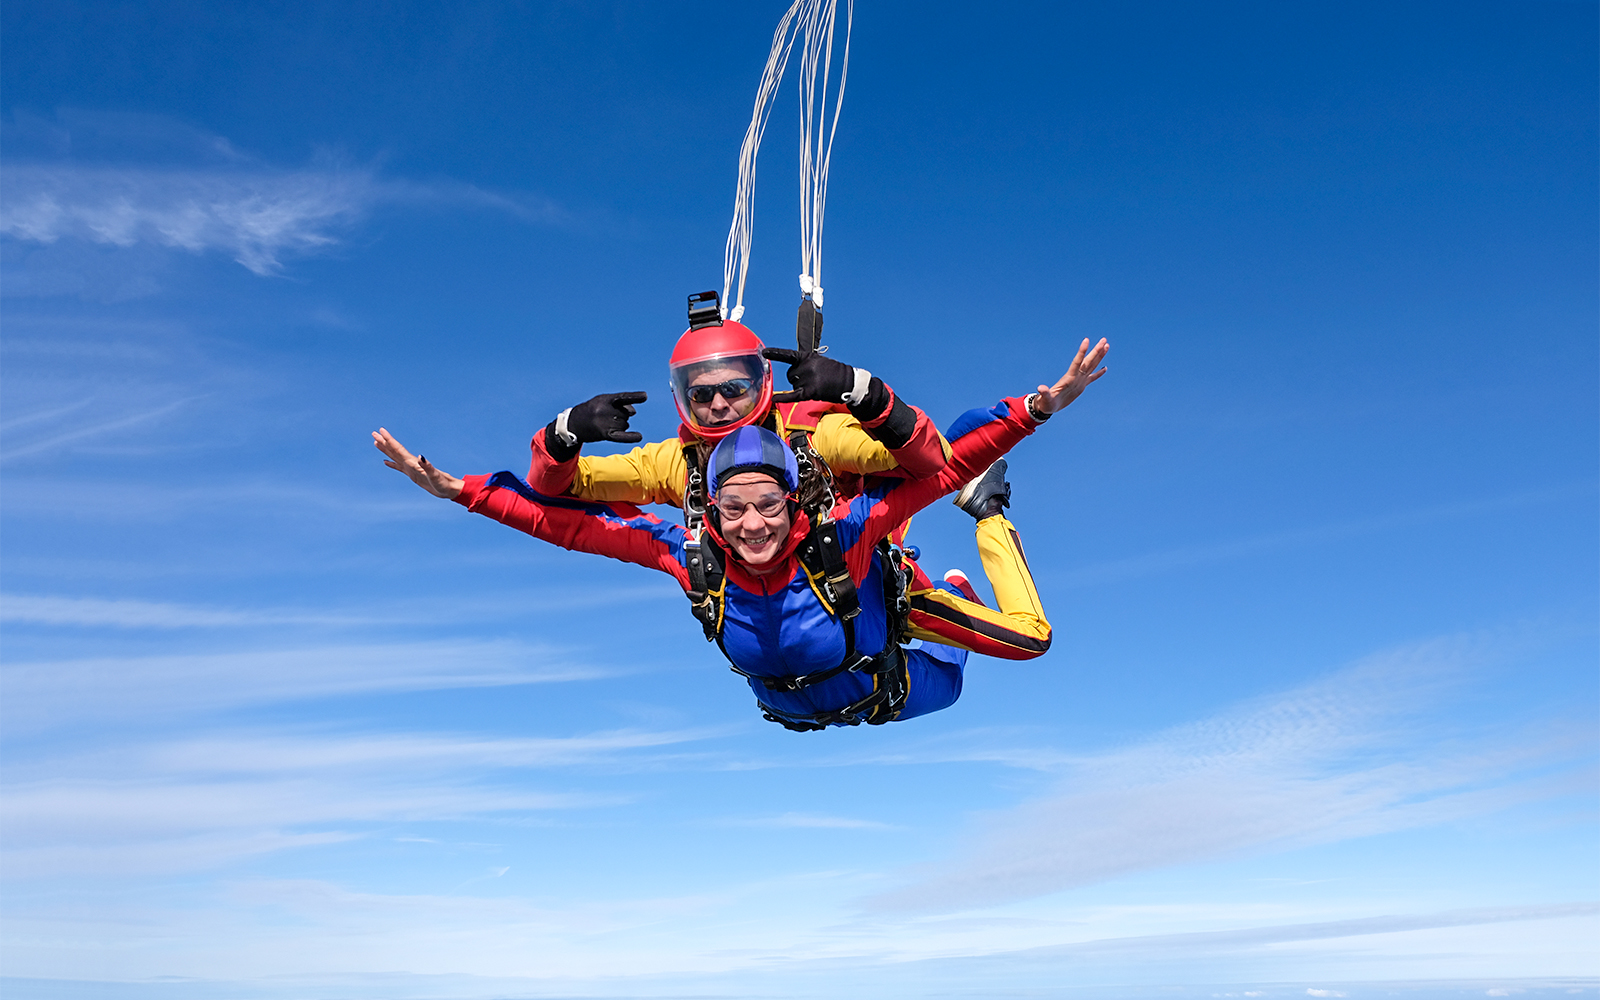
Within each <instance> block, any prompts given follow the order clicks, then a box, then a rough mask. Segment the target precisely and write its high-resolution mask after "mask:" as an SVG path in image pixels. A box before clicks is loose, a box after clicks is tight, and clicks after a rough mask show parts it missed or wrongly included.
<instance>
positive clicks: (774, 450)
mask: <svg viewBox="0 0 1600 1000" xmlns="http://www.w3.org/2000/svg"><path fill="white" fill-rule="evenodd" d="M740 472H759V473H762V474H763V475H768V476H771V477H772V478H773V479H775V480H777V481H778V483H779V484H780V485H782V486H783V489H784V492H785V493H793V492H794V491H795V490H797V489H799V488H800V465H799V463H797V462H796V461H795V459H794V452H793V451H792V450H791V449H790V448H789V446H788V445H786V444H784V443H783V439H782V438H780V437H778V435H776V434H774V433H772V432H771V431H769V430H767V429H766V428H765V427H754V426H751V425H748V424H747V425H746V426H744V427H741V428H739V429H738V430H736V431H734V432H733V433H732V434H729V435H728V436H727V437H725V438H723V439H722V442H721V443H720V444H718V445H717V450H716V451H713V452H712V453H711V461H710V462H709V463H708V464H707V467H706V478H707V479H709V480H710V481H711V495H712V496H716V495H717V491H718V490H720V489H721V488H722V483H723V481H724V480H726V479H728V478H729V477H730V476H733V475H734V474H736V473H740Z"/></svg>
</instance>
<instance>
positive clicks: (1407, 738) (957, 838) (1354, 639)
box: [0, 0, 1600, 1000]
mask: <svg viewBox="0 0 1600 1000" xmlns="http://www.w3.org/2000/svg"><path fill="white" fill-rule="evenodd" d="M780 13H781V11H780V9H779V8H778V7H776V6H771V5H761V4H723V5H700V6H692V7H691V6H685V5H663V4H643V3H633V4H611V5H598V4H582V5H580V4H557V3H550V4H533V3H481V4H471V5H425V4H398V5H396V4H357V3H333V4H309V3H294V2H289V3H279V4H271V5H268V4H254V3H239V4H227V5H216V4H200V3H167V4H156V3H134V4H124V5H120V6H112V5H89V4H69V3H61V2H50V3H45V2H36V0H15V2H12V3H9V4H7V5H6V7H5V9H4V11H3V14H0V17H3V32H4V39H5V42H4V44H5V59H4V61H3V66H0V80H3V90H4V95H3V97H0V104H3V107H0V124H3V128H4V134H3V137H0V138H3V156H0V210H3V211H0V216H3V219H0V253H3V257H0V265H3V272H0V279H3V281H0V293H3V299H0V308H3V321H4V339H3V344H0V347H3V354H0V358H3V367H0V385H3V389H4V393H3V396H0V471H3V480H0V544H3V559H4V562H3V567H0V590H3V592H4V595H5V600H4V603H3V605H0V608H3V620H4V628H5V631H4V650H3V652H4V660H5V666H4V675H3V677H4V680H3V688H0V692H3V695H4V697H3V700H0V721H3V725H4V728H3V758H0V763H3V778H4V782H5V786H6V799H5V808H4V811H3V817H0V819H3V827H0V829H3V840H0V859H3V863H0V878H3V889H4V895H3V904H0V918H3V921H4V926H5V933H4V944H3V948H4V951H3V952H0V954H3V963H0V970H3V972H4V974H5V975H6V976H7V977H9V978H8V980H7V994H8V996H16V997H52V998H66V997H74V998H75V997H85V998H88V997H94V998H99V997H118V998H121V997H130V998H131V997H139V998H143V997H158V996H159V997H169V996H171V997H189V996H193V997H196V998H200V997H205V998H213V997H218V996H224V995H226V996H238V997H272V998H278V997H294V998H301V997H360V998H369V997H370V998H385V1000H392V998H400V997H421V996H429V997H433V996H440V997H463V998H466V997H507V996H575V995H583V996H619V997H621V996H669V995H671V996H681V995H689V994H692V995H702V996H730V997H733V996H737V997H744V996H756V995H759V996H771V997H781V996H795V997H811V996H841V995H843V996H849V995H862V994H865V993H867V992H868V991H870V992H872V993H873V994H876V995H882V996H888V997H898V996H905V997H920V996H933V995H939V996H951V995H955V996H993V995H996V994H1001V993H1028V995H1038V996H1060V997H1085V998H1099V997H1119V998H1120V997H1142V996H1147V995H1148V996H1155V995H1161V996H1173V995H1179V996H1211V995H1213V994H1215V995H1251V996H1300V997H1304V996H1308V995H1310V996H1350V997H1360V996H1373V995H1389V994H1401V995H1406V996H1412V997H1434V996H1438V997H1443V996H1447V995H1448V996H1452V997H1455V996H1472V995H1477V996H1485V995H1488V996H1502V995H1511V991H1514V990H1524V991H1527V992H1528V993H1529V995H1535V994H1548V995H1552V996H1554V995H1561V996H1566V995H1568V994H1569V993H1582V994H1589V995H1592V994H1594V993H1595V992H1596V991H1597V990H1600V953H1597V949H1596V948H1595V945H1594V942H1595V940H1596V931H1597V930H1600V921H1597V919H1596V917H1597V914H1600V903H1597V900H1600V865H1597V861H1596V859H1597V852H1596V850H1595V848H1596V841H1597V836H1596V832H1597V831H1596V821H1597V818H1600V817H1597V809H1596V805H1597V803H1596V795H1595V793H1596V768H1595V764H1596V753H1595V750H1596V735H1597V733H1596V707H1597V693H1600V692H1597V685H1596V672H1595V663H1596V640H1597V629H1596V624H1597V623H1596V613H1595V609H1596V604H1597V597H1600V592H1597V591H1600V588H1597V573H1596V558H1595V554H1596V542H1597V539H1596V516H1595V514H1596V490H1597V481H1596V479H1597V477H1596V461H1595V456H1596V451H1597V448H1596V446H1597V441H1596V419H1595V414H1596V404H1597V391H1596V390H1597V376H1596V372H1597V362H1600V358H1597V353H1600V352H1597V346H1596V338H1595V329H1596V318H1597V317H1596V311H1597V309H1596V292H1597V289H1596V272H1597V265H1600V253H1597V239H1596V231H1597V221H1600V218H1597V204H1596V202H1597V199H1596V174H1597V169H1596V168H1597V163H1596V160H1597V156H1596V120H1597V100H1596V90H1595V79H1596V69H1597V54H1596V42H1595V38H1596V34H1597V31H1596V29H1597V23H1596V22H1597V14H1596V10H1595V7H1594V6H1593V5H1592V4H1584V3H1555V2H1539V3H1522V4H1493V3H1487V4H1486V3H1468V4H1459V3H1456V4H1422V3H1414V4H1403V5H1394V4H1358V3H1343V4H1293V5H1279V4H1264V3H1261V4H1249V3H1213V4H1204V5H1196V4H1140V5H1126V4H1118V5H1056V4H1048V5H1046V4H1038V5H1015V6H1012V7H1003V6H1002V7H994V6H992V5H991V6H988V7H974V6H972V5H936V6H928V5H921V6H915V7H913V6H905V5H882V4H872V3H866V2H864V3H863V4H861V5H860V6H859V8H858V9H857V10H856V19H855V34H854V38H853V41H852V52H851V59H852V61H851V75H850V83H849V90H848V93H847V97H846V103H845V107H844V113H843V117H842V119H841V123H840V126H839V133H838V138H837V141H836V145H835V147H834V159H833V166H832V176H831V184H830V189H829V204H828V218H827V230H826V244H825V247H826V266H827V272H826V276H827V281H826V284H827V289H828V296H827V306H828V309H827V314H828V335H827V339H828V342H829V343H830V345H832V353H833V356H835V357H838V358H840V359H843V360H846V361H849V362H852V363H855V364H859V365H862V366H865V367H868V368H870V369H872V370H873V371H874V372H876V373H879V374H882V375H884V376H885V377H886V378H887V379H888V380H889V381H890V382H891V384H893V385H894V387H895V388H896V390H897V391H898V392H899V393H900V394H901V395H903V396H904V397H905V398H907V399H909V400H910V401H912V402H914V403H917V404H918V405H920V406H922V407H923V408H924V409H926V410H927V411H928V412H929V413H930V414H931V415H932V416H933V417H934V418H935V420H936V421H938V422H939V423H940V424H941V425H942V424H946V423H948V422H949V421H950V420H951V419H953V418H954V417H955V416H956V415H957V414H959V413H960V412H961V411H963V410H965V409H966V408H968V407H970V406H974V405H978V404H980V403H985V402H989V401H992V400H993V399H994V398H996V397H997V396H999V395H1001V394H1009V393H1017V392H1022V391H1026V390H1028V389H1030V388H1032V386H1033V385H1035V384H1037V383H1038V382H1040V381H1043V380H1046V379H1049V378H1052V377H1054V376H1055V375H1057V374H1059V373H1060V371H1062V370H1063V369H1064V366H1065V365H1066V363H1067V362H1068V361H1069V360H1070V357H1071V353H1072V349H1073V347H1074V346H1075V345H1076V343H1077V341H1078V340H1079V339H1080V338H1082V337H1100V336H1105V337H1107V338H1109V339H1110V341H1111V343H1112V351H1111V355H1110V357H1109V359H1108V361H1109V364H1110V369H1111V370H1110V374H1109V375H1108V376H1107V377H1106V378H1105V379H1103V380H1102V381H1101V382H1099V383H1097V384H1096V385H1095V386H1094V387H1093V388H1092V389H1091V390H1090V391H1089V392H1088V393H1087V394H1086V395H1085V397H1084V398H1083V399H1082V400H1080V401H1079V402H1078V403H1076V404H1074V406H1073V408H1072V410H1071V411H1069V412H1068V413H1067V414H1066V415H1064V416H1063V418H1061V419H1059V420H1056V421H1053V422H1052V423H1051V424H1050V425H1049V426H1048V427H1047V428H1045V429H1044V431H1042V432H1041V433H1040V434H1038V435H1036V436H1035V437H1034V438H1032V439H1030V440H1029V441H1027V442H1025V444H1024V445H1023V446H1022V447H1020V448H1019V449H1018V451H1017V452H1016V453H1015V455H1014V461H1013V466H1012V474H1011V477H1010V478H1011V480H1012V482H1013V484H1014V488H1015V497H1014V506H1013V510H1012V513H1013V517H1014V520H1015V521H1016V523H1017V524H1018V526H1019V528H1020V530H1021V531H1022V533H1023V538H1024V542H1025V544H1026V546H1027V550H1028V554H1029V558H1030V561H1031V563H1032V565H1033V567H1034V568H1035V571H1036V573H1037V576H1038V582H1039V587H1040V592H1041V595H1042V597H1043V600H1044V602H1045V605H1046V608H1047V609H1048V610H1049V612H1050V613H1051V617H1052V621H1053V623H1054V625H1055V628H1056V639H1055V644H1054V647H1053V648H1052V650H1051V651H1050V653H1049V654H1048V655H1047V656H1045V657H1044V658H1042V659H1039V660H1036V661H1032V662H1027V663H1009V662H1001V661H995V660H988V659H984V658H981V657H975V658H974V659H973V661H972V663H971V664H970V666H969V668H968V671H967V686H966V691H965V693H964V694H963V696H962V698H961V700H960V702H959V703H958V704H957V705H956V706H955V707H954V708H952V709H951V710H949V711H946V712H943V713H939V714H937V715H934V716H930V717H927V718H923V719H918V720H915V721H913V722H910V723H907V724H904V725H893V726H888V727H882V728H863V729H862V730H859V731H858V730H850V731H834V732H829V733H825V734H817V735H796V734H790V733H787V732H785V731H783V730H781V729H779V728H778V727H776V726H772V725H770V724H768V723H764V722H762V721H761V720H760V719H759V717H758V716H757V714H756V713H755V711H754V709H753V706H752V704H751V698H750V695H749V692H748V690H747V689H746V688H745V687H744V686H743V685H742V684H741V683H739V682H738V680H737V679H736V678H735V677H733V676H732V675H731V674H729V673H728V672H727V671H726V670H725V669H724V667H723V665H722V663H721V661H720V659H719V658H718V657H717V656H716V655H715V652H714V651H713V650H710V649H709V648H708V647H707V646H706V644H705V643H704V641H703V640H702V639H701V638H700V636H699V629H698V626H697V625H696V624H695V623H694V622H693V620H692V619H691V618H690V617H689V616H688V614H687V613H686V610H685V607H684V602H683V599H682V597H681V596H679V595H678V594H677V593H675V592H674V587H673V586H672V584H671V583H670V582H669V581H668V580H667V579H666V578H665V577H661V576H659V575H657V574H651V573H648V572H645V571H643V570H637V569H635V568H633V567H628V566H623V565H621V564H617V563H611V562H608V561H604V560H599V559H595V558H592V557H584V556H581V555H577V554H571V553H566V552H563V551H561V550H558V549H554V548H552V547H548V546H543V545H541V544H538V543H535V542H532V541H531V540H529V539H526V538H524V537H522V536H519V535H516V534H513V533H511V532H508V531H506V530H505V529H503V528H500V527H499V526H497V525H494V524H492V523H489V522H488V521H486V520H484V519H481V518H474V517H471V516H469V515H467V514H466V513H465V512H463V511H461V510H460V509H459V508H456V507H454V506H453V505H449V504H445V503H442V502H439V501H436V500H433V499H432V498H429V497H427V496H425V495H424V494H422V493H421V492H420V491H418V490H416V489H415V488H413V487H411V486H410V485H409V484H408V483H406V482H405V481H404V480H403V479H401V478H400V477H398V476H396V475H395V474H394V473H393V472H390V471H389V470H387V469H385V468H384V467H383V466H382V464H381V463H380V461H379V459H378V457H377V455H376V453H375V452H373V450H372V448H371V445H370V439H369V438H368V436H367V435H368V432H369V431H370V430H372V429H373V428H375V427H377V426H379V425H384V426H387V427H389V428H390V429H391V430H393V431H394V432H395V433H396V434H397V435H398V436H399V437H400V439H401V440H403V441H405V442H406V443H408V444H410V445H412V446H413V447H414V448H417V449H420V450H422V451H424V452H425V453H426V454H427V455H428V456H429V457H430V459H433V460H434V461H436V462H438V463H439V464H440V465H441V466H442V467H444V468H446V469H449V470H451V471H453V472H456V473H468V472H490V471H494V470H497V469H502V468H510V469H513V470H522V469H524V468H525V467H526V465H525V463H526V447H527V440H528V438H529V436H530V434H531V433H532V432H533V431H534V430H535V429H537V428H538V427H541V426H542V425H543V424H544V423H546V422H547V421H548V420H549V419H550V418H551V417H552V416H553V415H554V414H555V413H556V412H557V411H559V410H560V409H561V408H563V407H565V406H568V405H570V404H572V403H574V402H577V401H580V400H582V399H585V398H587V397H588V396H590V395H592V394H594V393H597V392H601V391H620V390H629V389H638V388H643V389H647V390H649V391H650V392H651V394H652V395H651V400H650V402H649V403H647V404H645V405H644V406H642V407H641V412H640V415H639V417H638V419H637V420H636V421H635V426H636V427H637V428H639V429H641V430H643V431H644V432H645V434H646V435H647V436H648V437H650V438H661V437H666V436H668V435H670V434H671V433H672V432H673V430H674V427H675V422H676V421H675V416H674V411H673V407H672V405H671V401H670V397H669V395H668V393H667V392H666V388H665V383H666V378H665V363H666V357H667V354H668V352H669V351H670V348H671V345H672V342H673V340H674V338H675V337H676V335H677V334H678V333H679V332H680V331H681V329H682V327H683V311H682V310H683V297H684V295H686V294H687V293H690V292H694V291H699V290H701V289H703V288H710V287H713V286H716V285H718V284H719V277H720V273H721V270H720V269H721V263H722V246H723V240H724V239H725V236H726V233H727V226H728V222H729V217H730V213H731V206H732V194H733V188H734V180H735V168H736V158H737V152H738V144H739V140H740V137H741V135H742V133H743V129H744V126H745V123H746V122H747V121H748V116H749V109H750V102H751V99H752V97H753V95H754V91H755V85H756V82H757V78H758V76H759V73H760V69H761V65H762V61H763V59H764V57H765V54H766V48H767V43H768V39H769V36H770V33H771V30H772V26H773V25H774V24H775V23H776V21H777V18H778V16H779V14H780ZM793 98H794V92H793V90H792V78H791V80H790V84H789V86H788V87H786V88H785V90H784V91H783V93H782V94H780V96H779V100H778V105H777V111H776V112H775V113H774V118H773V124H772V125H771V126H770V127H769V131H768V138H767V143H766V145H765V146H764V148H763V155H762V159H761V172H760V186H759V190H758V203H757V210H756V231H755V252H754V258H753V261H752V270H751V278H750V285H749V288H748V291H747V299H746V301H747V304H748V310H749V311H748V312H747V314H746V320H747V322H749V323H750V324H751V325H752V326H753V327H754V328H755V329H756V330H757V332H759V333H762V334H763V335H764V336H766V337H767V339H768V342H769V343H775V344H784V343H785V342H786V340H787V337H788V333H787V331H788V330H789V329H792V327H791V326H790V325H789V324H790V318H791V317H792V315H793V313H792V310H793V308H794V306H795V304H796V302H797V298H798V295H797V289H796V286H795V277H794V276H795V274H796V273H797V257H798V252H797V250H798V226H797V224H796V212H795V205H796V182H795V142H794V134H793V133H794V120H795V111H794V105H793ZM914 536H915V538H914V540H916V541H917V542H918V543H919V544H920V545H921V547H922V548H923V551H924V553H925V558H924V562H925V563H926V565H927V566H928V568H929V569H930V570H933V571H935V572H941V571H942V570H944V569H945V568H948V567H951V566H960V567H962V568H965V569H966V570H968V571H969V572H973V573H975V572H976V571H977V569H978V562H977V557H976V552H975V549H974V547H973V543H972V539H971V525H970V521H968V520H967V519H966V518H965V516H964V515H961V514H958V513H957V512H955V511H953V510H951V509H950V508H949V507H947V506H943V505H941V506H939V507H936V508H934V509H932V510H930V511H929V512H927V513H926V514H923V515H919V517H918V519H917V522H916V526H915V528H914Z"/></svg>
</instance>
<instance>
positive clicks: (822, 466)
mask: <svg viewBox="0 0 1600 1000" xmlns="http://www.w3.org/2000/svg"><path fill="white" fill-rule="evenodd" d="M789 447H790V448H792V449H794V457H795V462H796V464H798V465H799V467H800V489H799V500H800V506H801V508H802V509H803V510H804V511H805V512H806V516H807V517H809V518H811V535H810V537H808V538H807V539H806V541H805V543H804V544H802V545H801V546H800V551H799V552H797V553H796V555H797V556H799V558H800V561H801V562H802V563H804V564H806V569H807V570H808V571H809V572H810V574H811V576H812V577H813V578H815V577H816V576H818V575H820V576H821V578H822V581H823V584H822V586H823V589H824V590H825V591H826V593H825V594H824V595H823V596H824V598H825V600H826V602H827V603H828V604H829V605H831V606H832V608H833V613H834V614H835V615H837V616H838V617H839V618H840V619H841V620H843V619H847V618H854V617H855V616H856V615H857V614H859V613H860V611H861V597H860V595H858V594H857V593H856V584H855V581H854V580H852V579H850V567H849V566H848V565H847V564H846V563H845V559H844V549H843V547H842V546H841V545H840V544H839V529H838V528H837V527H836V526H835V524H834V521H833V505H834V501H835V497H834V494H833V471H832V470H831V469H829V468H828V463H827V462H826V461H824V460H823V458H822V456H821V455H818V454H817V451H816V449H815V448H813V447H811V435H810V434H808V433H807V432H805V431H795V432H794V433H793V434H791V435H789Z"/></svg>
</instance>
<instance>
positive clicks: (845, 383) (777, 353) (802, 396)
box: [761, 347, 856, 403]
mask: <svg viewBox="0 0 1600 1000" xmlns="http://www.w3.org/2000/svg"><path fill="white" fill-rule="evenodd" d="M761 356H762V357H763V358H766V359H767V360H768V361H781V362H783V363H784V364H786V365H788V366H789V384H790V385H792V386H794V389H792V390H791V391H789V392H775V393H773V394H772V401H773V402H774V403H800V402H804V401H805V400H809V399H818V400H825V401H827V402H829V403H842V402H844V401H845V399H844V398H845V397H846V396H848V395H850V394H851V393H852V392H854V391H855V387H856V370H855V369H854V368H852V367H850V366H849V365H847V364H845V363H844V362H842V361H835V360H833V359H832V358H830V357H828V356H827V355H825V354H818V353H816V352H815V351H791V350H788V349H787V348H783V347H764V348H762V349H761Z"/></svg>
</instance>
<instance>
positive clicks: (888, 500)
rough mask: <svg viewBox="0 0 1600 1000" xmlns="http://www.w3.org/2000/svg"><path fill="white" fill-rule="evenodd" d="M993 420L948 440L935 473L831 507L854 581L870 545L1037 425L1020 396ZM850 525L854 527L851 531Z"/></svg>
mask: <svg viewBox="0 0 1600 1000" xmlns="http://www.w3.org/2000/svg"><path fill="white" fill-rule="evenodd" d="M989 413H990V415H991V417H992V419H989V420H988V421H987V422H985V423H982V424H980V425H978V426H977V427H974V428H973V429H971V430H969V431H968V432H967V433H965V434H963V435H962V436H961V437H959V438H956V439H955V440H954V441H952V442H950V451H951V454H950V462H949V464H947V465H946V466H945V467H944V469H943V470H941V471H940V472H939V473H938V475H935V476H932V477H930V478H927V479H913V480H907V481H905V482H896V483H890V484H887V485H885V486H882V487H880V488H878V489H876V490H873V491H872V492H870V493H866V494H863V495H862V496H859V497H856V498H855V499H854V500H851V501H850V503H849V505H848V507H847V508H846V509H835V511H834V518H835V520H837V521H839V522H840V531H841V539H840V540H841V541H842V542H844V543H845V545H846V547H847V552H846V556H845V559H846V562H847V563H848V565H849V567H850V575H851V576H852V577H853V578H855V580H856V582H857V583H859V582H860V581H862V580H864V579H866V575H867V571H868V569H869V568H870V567H871V565H872V558H873V557H872V549H873V546H875V545H877V544H878V542H879V541H881V540H882V539H884V538H887V537H888V536H889V533H890V532H891V531H893V530H894V529H895V528H896V527H898V526H899V525H900V524H901V523H902V522H904V521H905V520H906V518H908V517H910V516H911V515H913V514H915V513H916V512H917V511H919V510H921V509H922V508H924V507H926V506H928V505H929V504H931V503H933V502H934V501H935V500H938V499H939V498H940V497H942V496H945V495H947V494H950V493H954V492H955V491H956V490H958V489H960V488H961V487H962V486H964V485H965V484H966V483H967V482H968V481H969V480H971V479H972V478H973V477H975V476H977V475H978V474H979V473H981V472H983V471H984V470H985V469H987V468H988V467H989V466H990V465H991V464H993V462H994V460H995V459H997V458H1000V457H1001V456H1003V455H1005V454H1006V453H1007V452H1009V451H1010V450H1011V449H1012V448H1014V447H1016V446H1017V444H1018V443H1019V442H1021V441H1022V439H1023V438H1025V437H1027V436H1028V435H1030V434H1032V433H1033V432H1034V430H1035V429H1036V428H1037V427H1038V426H1039V425H1038V422H1037V421H1035V420H1034V419H1033V417H1032V416H1030V415H1029V414H1028V408H1027V403H1026V402H1025V401H1024V400H1023V399H1022V398H1021V397H1008V398H1006V399H1003V400H1001V401H1000V404H999V405H998V406H996V407H994V409H992V410H990V411H989ZM852 529H854V530H852Z"/></svg>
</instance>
